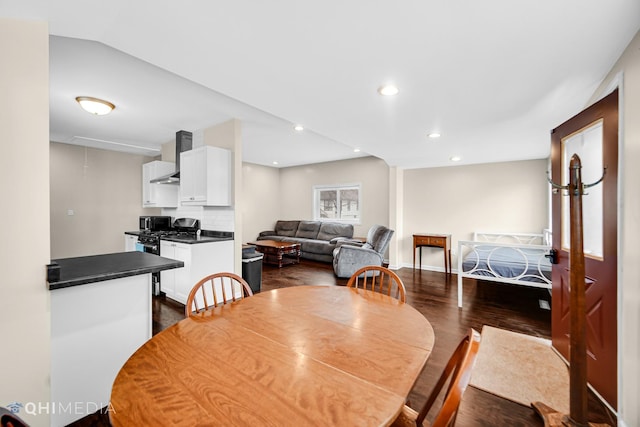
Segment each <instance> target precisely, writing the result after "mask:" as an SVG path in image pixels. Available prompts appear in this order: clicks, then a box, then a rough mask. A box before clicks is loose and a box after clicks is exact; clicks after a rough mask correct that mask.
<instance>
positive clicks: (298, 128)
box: [293, 125, 304, 132]
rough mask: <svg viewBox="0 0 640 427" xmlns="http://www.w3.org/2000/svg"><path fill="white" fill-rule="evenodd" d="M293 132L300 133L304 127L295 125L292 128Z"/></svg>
mask: <svg viewBox="0 0 640 427" xmlns="http://www.w3.org/2000/svg"><path fill="white" fill-rule="evenodd" d="M293 129H294V130H297V131H298V132H302V131H303V130H304V126H302V125H295V126H294V127H293Z"/></svg>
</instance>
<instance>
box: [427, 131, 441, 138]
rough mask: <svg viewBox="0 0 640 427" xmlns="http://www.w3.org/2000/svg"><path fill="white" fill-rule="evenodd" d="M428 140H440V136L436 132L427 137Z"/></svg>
mask: <svg viewBox="0 0 640 427" xmlns="http://www.w3.org/2000/svg"><path fill="white" fill-rule="evenodd" d="M427 136H428V137H429V138H431V139H436V138H440V134H439V133H438V132H431V133H430V134H429V135H427Z"/></svg>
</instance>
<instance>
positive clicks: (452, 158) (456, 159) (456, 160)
mask: <svg viewBox="0 0 640 427" xmlns="http://www.w3.org/2000/svg"><path fill="white" fill-rule="evenodd" d="M449 160H451V161H452V162H459V161H460V160H461V158H460V156H453V157H451V158H450V159H449Z"/></svg>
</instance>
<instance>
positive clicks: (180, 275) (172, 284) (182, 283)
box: [160, 240, 234, 304]
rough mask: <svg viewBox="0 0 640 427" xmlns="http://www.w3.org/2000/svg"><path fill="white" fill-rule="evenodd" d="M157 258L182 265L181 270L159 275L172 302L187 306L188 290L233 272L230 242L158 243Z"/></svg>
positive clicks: (162, 287) (163, 287) (167, 271)
mask: <svg viewBox="0 0 640 427" xmlns="http://www.w3.org/2000/svg"><path fill="white" fill-rule="evenodd" d="M160 256H162V257H164V258H171V259H176V260H179V261H182V262H184V267H182V268H176V269H172V270H165V271H162V272H160V288H161V290H162V291H163V292H164V293H165V294H166V295H167V296H168V297H169V298H171V299H174V300H176V301H178V302H180V303H182V304H186V302H187V297H188V296H189V292H191V288H193V286H194V285H195V284H196V283H198V281H199V280H200V279H202V278H203V277H205V276H207V275H209V274H213V273H219V272H222V271H230V272H233V267H234V263H233V240H226V241H222V242H211V243H195V244H191V245H190V244H186V243H176V242H170V241H166V240H161V241H160Z"/></svg>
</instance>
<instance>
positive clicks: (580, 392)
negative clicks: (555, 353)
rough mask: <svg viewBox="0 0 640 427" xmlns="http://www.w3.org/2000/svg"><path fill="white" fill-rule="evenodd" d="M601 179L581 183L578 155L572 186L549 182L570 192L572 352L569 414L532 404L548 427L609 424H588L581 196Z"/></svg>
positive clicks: (574, 160) (571, 164)
mask: <svg viewBox="0 0 640 427" xmlns="http://www.w3.org/2000/svg"><path fill="white" fill-rule="evenodd" d="M605 173H606V167H605V169H604V171H603V173H602V177H601V178H600V179H599V180H598V181H596V182H594V183H592V184H583V183H582V164H581V162H580V157H579V156H578V155H577V154H574V155H573V156H571V161H570V162H569V184H568V185H559V184H556V183H554V182H553V181H551V179H550V178H547V179H548V181H549V183H550V184H551V186H552V187H553V188H554V189H559V190H567V195H568V196H569V197H570V199H569V216H570V236H571V237H570V241H571V249H570V252H569V261H570V270H571V272H570V275H569V287H570V297H569V303H570V312H571V313H570V319H569V321H570V329H571V338H570V351H569V414H568V415H567V414H562V413H560V412H558V411H556V410H554V409H553V408H550V407H549V406H547V405H545V404H544V403H542V402H534V403H532V404H531V406H532V407H533V409H534V410H535V411H536V412H537V413H538V414H539V415H540V416H541V417H542V419H543V420H544V425H545V427H560V426H569V427H590V426H591V427H595V426H608V424H595V423H589V422H588V421H587V402H588V394H587V333H586V303H585V268H584V247H583V241H582V236H583V223H582V196H583V195H585V194H587V193H585V190H586V189H587V188H589V187H593V186H594V185H598V184H599V183H600V182H602V180H603V179H604V175H605Z"/></svg>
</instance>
